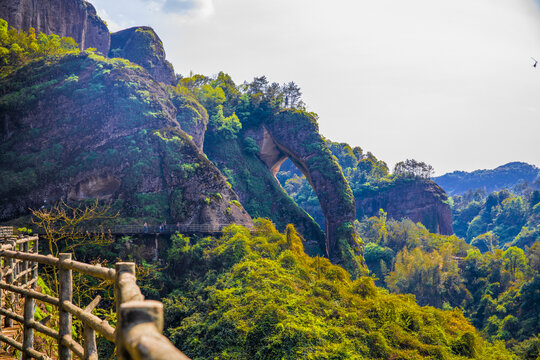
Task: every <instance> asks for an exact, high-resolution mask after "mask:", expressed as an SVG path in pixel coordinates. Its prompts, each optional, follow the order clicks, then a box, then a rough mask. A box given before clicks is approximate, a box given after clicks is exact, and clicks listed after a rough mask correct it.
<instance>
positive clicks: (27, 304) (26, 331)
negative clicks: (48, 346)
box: [22, 295, 34, 360]
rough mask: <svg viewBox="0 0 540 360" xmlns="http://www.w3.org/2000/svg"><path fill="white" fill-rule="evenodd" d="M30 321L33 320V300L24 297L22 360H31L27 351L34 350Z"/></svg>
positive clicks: (29, 297) (27, 296)
mask: <svg viewBox="0 0 540 360" xmlns="http://www.w3.org/2000/svg"><path fill="white" fill-rule="evenodd" d="M32 320H34V299H33V298H32V297H31V296H29V295H25V297H24V321H23V350H22V360H27V359H31V358H32V357H31V356H29V354H28V350H30V349H33V348H34V329H33V327H32Z"/></svg>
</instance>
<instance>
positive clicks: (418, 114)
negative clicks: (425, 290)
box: [90, 0, 540, 174]
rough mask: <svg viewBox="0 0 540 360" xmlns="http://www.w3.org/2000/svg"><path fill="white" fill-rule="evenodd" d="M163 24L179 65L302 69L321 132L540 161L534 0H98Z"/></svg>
mask: <svg viewBox="0 0 540 360" xmlns="http://www.w3.org/2000/svg"><path fill="white" fill-rule="evenodd" d="M90 2H91V3H93V4H94V5H95V6H96V8H97V9H98V14H99V15H100V16H101V17H102V18H104V19H105V20H106V21H107V22H108V24H109V27H110V29H111V31H116V30H120V29H122V28H126V27H130V26H135V25H148V26H152V27H153V28H154V29H155V30H156V32H157V33H158V35H159V36H160V37H161V39H162V40H163V42H164V45H165V50H166V52H167V57H168V59H169V60H170V61H171V62H172V63H173V65H174V67H175V70H176V72H177V73H181V74H188V73H189V72H190V71H193V72H195V73H202V74H205V75H212V74H216V73H218V72H219V71H225V72H227V73H229V74H230V75H231V76H232V77H233V79H234V80H235V81H236V82H237V83H241V82H243V81H244V80H251V79H252V78H253V77H254V76H260V75H266V76H267V77H268V78H269V79H270V80H271V81H277V82H280V83H283V82H286V81H291V80H293V81H295V82H296V83H297V84H299V85H300V86H301V88H302V91H303V93H304V96H303V98H304V100H305V102H306V103H307V104H308V107H309V109H310V110H311V111H315V112H317V113H318V114H319V116H320V121H319V123H320V130H321V133H322V134H323V135H324V136H326V137H328V138H330V139H332V140H334V141H345V142H348V143H349V144H351V145H353V146H355V145H358V146H361V147H362V148H363V149H364V150H366V151H367V150H369V151H372V152H373V153H374V154H375V155H376V156H377V157H378V158H380V159H382V160H385V161H386V162H387V163H388V164H389V165H390V166H393V165H394V163H396V162H397V161H401V160H404V159H406V158H415V159H417V160H422V161H426V162H428V163H430V164H432V165H433V166H434V167H435V170H436V173H437V174H443V173H445V172H448V171H452V170H474V169H478V168H493V167H496V166H498V165H502V164H504V163H506V162H509V161H526V162H529V163H532V164H535V165H537V166H540V136H539V135H540V67H539V68H536V69H534V68H533V67H532V66H531V65H532V60H531V59H530V57H531V56H533V57H536V58H537V59H539V60H540V13H539V11H538V8H537V7H536V6H535V3H534V0H474V1H470V0H453V1H447V0H446V1H442V0H356V1H351V0H334V1H331V2H330V1H324V2H323V1H319V0H272V1H262V0H115V1H111V0H90Z"/></svg>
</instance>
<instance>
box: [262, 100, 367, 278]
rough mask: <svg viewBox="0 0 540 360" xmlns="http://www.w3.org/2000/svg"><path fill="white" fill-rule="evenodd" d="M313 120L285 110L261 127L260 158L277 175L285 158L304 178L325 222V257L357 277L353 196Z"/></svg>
mask: <svg viewBox="0 0 540 360" xmlns="http://www.w3.org/2000/svg"><path fill="white" fill-rule="evenodd" d="M318 130H319V129H318V125H317V122H316V120H315V118H314V117H313V116H312V115H311V114H309V113H306V112H303V111H297V110H284V111H282V112H280V113H279V114H277V115H276V116H274V117H272V118H271V119H269V120H267V121H265V123H264V124H263V125H262V126H261V128H260V132H259V136H258V144H259V148H260V152H259V157H260V158H261V160H263V161H264V162H265V163H266V165H267V166H268V168H269V169H270V170H271V171H272V173H274V174H276V173H277V172H278V171H279V167H280V166H281V164H282V163H283V161H285V160H286V159H287V158H290V159H291V161H292V162H293V163H294V164H295V165H296V167H297V168H298V169H299V170H300V171H301V172H302V173H303V174H304V175H305V176H306V178H307V180H308V182H309V183H310V184H311V186H312V187H313V190H314V191H315V193H316V194H317V197H318V198H319V202H320V204H321V208H322V210H323V213H324V216H325V218H326V255H327V256H328V257H329V258H330V260H331V261H332V262H334V263H341V264H342V265H344V267H345V268H347V269H348V270H349V271H351V270H352V273H353V274H354V273H357V271H358V268H359V267H358V265H360V263H361V262H362V259H361V257H358V255H361V253H362V249H361V247H360V246H359V244H358V242H357V239H356V233H355V231H354V226H353V223H354V220H355V218H356V208H355V201H354V196H353V194H352V191H351V188H350V187H349V184H348V183H347V181H346V180H345V177H344V176H343V173H342V171H341V167H340V166H339V164H338V163H337V161H336V159H335V158H334V156H333V155H332V153H331V152H330V150H329V149H328V147H327V146H326V143H325V141H324V139H323V138H322V137H321V136H320V135H319V131H318Z"/></svg>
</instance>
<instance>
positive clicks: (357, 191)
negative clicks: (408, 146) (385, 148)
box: [277, 140, 445, 228]
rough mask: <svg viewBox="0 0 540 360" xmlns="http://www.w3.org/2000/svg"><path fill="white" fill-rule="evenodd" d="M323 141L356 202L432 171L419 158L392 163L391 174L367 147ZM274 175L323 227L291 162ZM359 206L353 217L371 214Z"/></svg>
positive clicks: (319, 211)
mask: <svg viewBox="0 0 540 360" xmlns="http://www.w3.org/2000/svg"><path fill="white" fill-rule="evenodd" d="M326 145H327V147H328V148H329V149H330V151H331V152H332V155H333V156H335V158H336V159H337V162H338V164H339V166H341V169H342V171H343V174H344V175H345V178H346V180H347V182H348V183H349V185H350V187H351V190H352V192H353V195H354V198H355V199H356V200H357V202H358V201H361V200H362V199H364V198H366V197H370V196H373V195H377V194H380V193H382V192H385V191H388V190H390V189H392V188H395V187H398V186H403V185H405V184H407V183H414V182H420V181H429V180H426V179H427V178H428V177H429V176H430V174H431V171H432V168H431V166H430V165H427V164H425V163H423V162H418V161H416V160H406V161H404V162H400V163H398V164H396V168H395V169H394V173H393V174H392V173H390V171H389V170H388V166H387V165H386V163H385V162H384V161H382V160H378V159H377V158H376V157H375V156H374V155H373V154H372V153H371V152H369V151H368V152H367V153H364V151H363V150H362V149H361V148H360V147H355V148H351V147H350V146H349V145H348V144H346V143H336V142H332V141H330V140H326ZM277 178H278V180H279V181H280V183H281V185H282V186H283V188H284V189H285V190H287V193H288V194H289V195H290V196H291V197H292V198H293V199H294V201H295V202H296V203H297V204H298V205H299V206H300V207H302V209H304V210H305V211H307V212H308V213H309V214H310V215H311V216H313V218H314V219H315V220H316V221H317V223H318V224H319V225H321V226H322V227H324V225H325V219H324V216H323V213H322V209H321V207H320V204H319V200H318V198H317V195H316V194H315V192H314V191H313V189H312V188H311V185H310V184H309V183H308V181H307V179H306V177H305V176H304V175H303V174H302V173H301V172H300V171H299V170H298V169H297V168H296V167H295V166H294V165H293V164H292V162H290V161H287V162H285V163H284V164H283V165H282V167H281V169H280V171H279V173H278V174H277ZM441 200H445V199H441ZM363 210H364V209H362V208H357V213H356V217H357V219H362V218H363V217H364V216H366V215H368V216H369V215H372V214H365V213H364V212H363ZM433 228H436V226H434V227H433Z"/></svg>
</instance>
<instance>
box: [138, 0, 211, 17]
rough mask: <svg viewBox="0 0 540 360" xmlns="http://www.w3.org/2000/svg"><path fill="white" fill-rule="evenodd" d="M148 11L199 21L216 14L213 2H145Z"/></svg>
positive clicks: (149, 0) (192, 0)
mask: <svg viewBox="0 0 540 360" xmlns="http://www.w3.org/2000/svg"><path fill="white" fill-rule="evenodd" d="M143 1H144V3H145V4H146V8H147V10H150V11H152V12H158V13H163V14H165V15H174V16H176V17H180V18H189V19H191V20H193V19H199V18H206V17H208V16H211V15H212V14H214V3H213V0H143Z"/></svg>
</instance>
